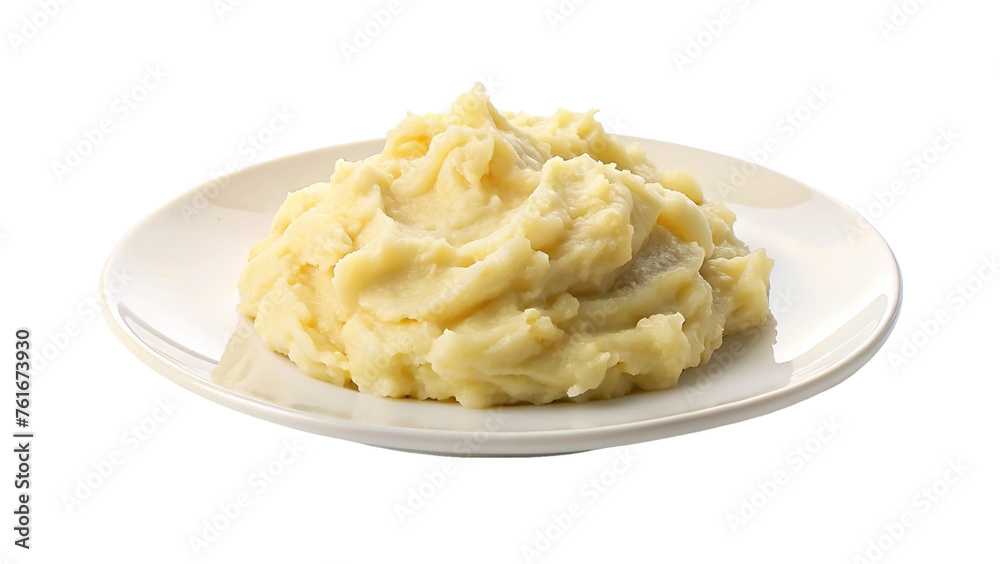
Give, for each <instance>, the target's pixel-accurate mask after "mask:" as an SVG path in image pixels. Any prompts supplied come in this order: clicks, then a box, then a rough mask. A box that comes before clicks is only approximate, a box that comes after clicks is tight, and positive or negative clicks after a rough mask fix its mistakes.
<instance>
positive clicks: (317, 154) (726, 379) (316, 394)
mask: <svg viewBox="0 0 1000 564" xmlns="http://www.w3.org/2000/svg"><path fill="white" fill-rule="evenodd" d="M626 140H630V141H638V142H640V143H641V144H642V145H643V146H644V147H645V148H646V150H647V152H648V153H649V155H650V157H651V158H652V159H653V161H654V162H656V163H657V164H659V165H660V166H661V167H664V168H673V167H677V166H682V167H684V168H686V169H688V170H689V171H690V172H691V173H693V174H694V175H695V177H696V178H698V180H699V181H700V182H701V183H702V186H703V187H704V188H705V191H706V193H707V195H708V196H710V197H713V198H721V199H723V200H725V201H726V202H727V204H728V205H729V206H730V207H731V208H732V209H733V211H734V212H735V213H736V215H737V218H738V219H737V222H736V233H737V235H738V236H740V237H741V238H742V239H743V240H745V241H746V242H747V243H748V244H750V246H751V247H753V248H756V247H764V248H765V249H767V253H768V255H770V256H771V257H772V258H773V259H774V263H775V266H774V272H773V274H772V278H771V305H772V310H773V314H774V321H773V322H770V323H769V324H767V325H766V326H764V327H762V328H760V329H758V330H751V331H749V332H747V333H745V334H742V335H736V336H732V337H727V338H726V339H725V342H724V343H723V346H722V348H721V349H719V351H717V352H716V353H715V355H714V356H713V359H712V362H711V363H709V364H708V365H706V366H704V367H700V368H695V369H691V370H688V371H687V372H686V373H685V374H684V375H682V377H681V380H680V384H679V385H678V386H677V387H676V388H673V389H670V390H663V391H658V392H642V393H637V394H633V395H630V396H627V397H624V398H619V399H614V400H604V401H598V402H591V403H586V404H573V403H557V404H552V405H546V406H512V407H504V408H501V409H493V410H474V409H468V408H464V407H462V406H460V405H458V404H457V403H445V402H433V401H418V400H409V399H385V398H377V397H372V396H368V395H364V394H360V393H358V392H356V391H353V390H349V389H343V388H339V387H337V386H334V385H332V384H327V383H323V382H320V381H317V380H313V379H311V378H308V377H307V376H305V375H303V374H302V373H301V372H300V371H299V370H298V368H296V367H295V365H294V364H292V363H291V362H290V361H289V360H288V359H287V358H285V357H283V356H280V355H277V354H275V353H272V352H269V351H267V350H265V349H264V347H263V345H262V344H261V343H260V341H259V340H258V339H257V338H256V336H255V335H254V334H253V332H252V330H250V327H249V326H248V325H246V322H245V321H244V320H240V319H239V317H238V316H237V314H236V313H235V305H236V302H237V300H238V294H237V290H236V282H237V279H238V277H239V273H240V271H241V269H242V267H243V265H244V263H245V262H246V258H247V253H248V252H249V250H250V247H251V246H252V245H253V244H254V243H255V242H256V241H258V240H259V239H261V238H262V237H264V235H265V234H266V233H267V231H268V227H269V225H270V223H271V219H272V217H273V214H274V212H275V211H276V210H277V208H278V206H279V205H280V204H281V202H282V201H283V200H284V198H285V195H286V193H287V192H288V191H290V190H296V189H298V188H301V187H303V186H306V185H308V184H311V183H313V182H320V181H327V180H329V176H330V174H331V172H332V171H333V165H334V162H335V161H336V160H337V158H340V157H343V158H346V159H348V160H357V159H361V158H364V157H367V156H368V155H371V154H373V153H375V152H378V151H379V150H380V149H381V147H382V144H383V141H382V140H373V141H365V142H361V143H353V144H350V145H343V146H338V147H329V148H326V149H318V150H315V151H309V152H306V153H300V154H297V155H291V156H288V157H283V158H280V159H277V160H274V161H270V162H266V163H262V164H259V165H256V166H252V167H249V168H246V169H243V170H240V171H238V172H236V173H234V174H233V175H232V176H231V177H230V178H229V179H228V182H227V181H226V180H225V179H223V180H222V181H221V182H215V183H212V182H210V183H207V184H205V185H202V186H200V187H198V188H197V189H195V190H193V191H191V192H189V193H187V194H185V195H183V196H181V197H180V198H178V199H176V200H174V201H173V202H170V203H169V204H167V205H165V206H163V207H162V208H160V209H159V210H157V211H156V212H154V213H153V214H152V215H150V216H149V217H147V218H146V219H144V220H142V221H141V222H140V223H139V224H138V225H136V226H135V227H134V228H133V229H132V230H131V231H129V233H128V234H127V235H126V236H125V237H124V238H123V239H122V241H121V242H120V243H119V244H118V246H117V247H116V248H115V249H114V251H113V252H112V253H111V256H110V257H109V258H108V261H107V264H106V265H105V270H104V273H103V275H102V278H101V283H102V293H103V294H104V296H105V298H106V308H105V317H106V319H107V321H108V324H109V325H110V326H111V328H112V330H113V331H114V333H115V334H116V335H117V336H118V338H119V339H121V341H122V342H123V343H124V344H125V345H126V347H128V349H129V350H130V351H132V352H133V353H134V354H135V355H136V356H138V357H139V358H140V359H142V360H143V361H144V362H145V363H146V364H148V365H149V366H150V367H152V368H153V369H155V370H156V371H158V372H160V373H161V374H163V375H164V376H166V377H167V378H169V379H171V380H172V381H174V382H176V383H177V384H180V385H181V386H183V387H185V388H187V389H189V390H191V391H194V392H196V393H198V394H201V395H203V396H205V397H207V398H209V399H211V400H213V401H216V402H218V403H220V404H222V405H225V406H228V407H231V408H234V409H237V410H240V411H242V412H245V413H249V414H251V415H254V416H257V417H261V418H263V419H267V420H270V421H273V422H276V423H280V424H282V425H287V426H289V427H295V428H297V429H302V430H305V431H310V432H313V433H319V434H323V435H329V436H332V437H338V438H341V439H347V440H352V441H357V442H361V443H366V444H370V445H376V446H381V447H388V448H393V449H400V450H409V451H418V452H428V453H439V454H457V455H493V456H518V455H541V454H557V453H566V452H575V451H582V450H588V449H595V448H601V447H608V446H615V445H623V444H629V443H635V442H641V441H649V440H652V439H660V438H664V437H670V436H673V435H679V434H682V433H690V432H693V431H699V430H702V429H707V428H710V427H716V426H719V425H726V424H729V423H733V422H736V421H741V420H744V419H749V418H751V417H756V416H758V415H762V414H764V413H768V412H771V411H774V410H776V409H780V408H783V407H786V406H789V405H791V404H793V403H796V402H799V401H801V400H803V399H805V398H808V397H810V396H812V395H814V394H817V393H819V392H821V391H823V390H826V389H827V388H830V387H831V386H834V385H836V384H838V383H839V382H841V381H843V380H844V379H845V378H847V377H848V376H850V375H851V374H853V373H854V372H855V371H857V370H858V369H859V368H860V367H861V366H862V365H863V364H864V363H865V362H867V361H868V360H869V359H870V358H871V357H872V355H874V354H875V352H876V351H877V350H878V348H879V347H880V346H881V345H882V343H883V342H885V339H886V338H887V337H888V334H889V331H890V330H891V329H892V326H893V324H894V323H895V320H896V316H897V314H898V311H899V305H900V299H901V292H900V277H899V269H898V267H897V265H896V261H895V259H894V257H893V255H892V252H891V251H890V250H889V247H888V246H887V245H886V243H885V241H883V240H882V238H881V237H880V236H879V234H878V233H877V232H876V231H875V229H874V228H872V227H871V226H870V225H869V224H868V223H866V222H865V221H864V220H862V219H860V218H859V217H858V215H857V214H855V213H854V212H853V211H851V210H850V209H849V208H847V207H846V206H844V205H842V204H840V203H839V202H837V201H835V200H833V199H832V198H830V197H828V196H825V195H823V194H822V193H819V192H817V191H815V190H812V189H810V188H808V187H806V186H803V185H802V184H800V183H798V182H796V181H794V180H791V179H789V178H787V177H785V176H782V175H780V174H777V173H775V172H772V171H770V170H767V169H757V170H756V171H754V170H753V169H755V168H756V167H754V166H753V165H750V164H749V163H746V162H744V161H741V160H738V159H734V158H731V157H726V156H723V155H718V154H715V153H711V152H708V151H702V150H699V149H693V148H690V147H683V146H679V145H674V144H670V143H663V142H659V141H650V140H646V139H628V138H626ZM741 167H742V168H743V169H744V172H746V171H750V172H751V174H750V175H749V176H748V178H747V179H746V181H745V184H744V185H743V186H741V187H739V188H738V189H736V190H735V191H732V190H722V192H727V193H726V194H722V193H720V190H719V189H717V186H719V185H718V183H719V182H730V181H731V179H732V178H733V174H734V173H736V172H738V171H739V170H740V168H741ZM736 180H737V181H739V177H736ZM123 272H124V273H126V274H127V275H128V276H129V277H130V278H131V280H130V281H129V282H128V283H127V284H126V285H124V287H122V285H121V283H120V282H118V281H116V275H117V274H120V273H123ZM241 324H242V325H241Z"/></svg>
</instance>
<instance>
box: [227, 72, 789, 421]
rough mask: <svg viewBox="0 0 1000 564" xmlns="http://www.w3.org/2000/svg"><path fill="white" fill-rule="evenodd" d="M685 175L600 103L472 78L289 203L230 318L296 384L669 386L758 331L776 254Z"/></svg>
mask: <svg viewBox="0 0 1000 564" xmlns="http://www.w3.org/2000/svg"><path fill="white" fill-rule="evenodd" d="M734 221H735V217H734V216H733V214H732V213H731V212H730V211H729V210H728V209H726V208H725V207H724V206H722V205H721V204H719V203H716V202H706V201H704V198H703V195H702V192H701V189H700V188H699V186H698V184H697V182H696V181H695V180H694V178H692V177H691V176H690V175H689V174H687V173H686V172H684V171H674V172H670V173H666V172H662V171H660V170H659V169H657V168H656V166H654V165H653V164H652V163H651V162H649V161H648V160H647V159H646V156H645V154H644V153H643V151H642V149H641V148H640V147H638V146H637V145H625V144H623V143H621V142H619V141H618V140H616V139H615V138H614V137H612V136H609V135H608V134H606V133H605V131H604V129H603V128H602V127H601V125H600V124H599V123H597V122H596V121H595V120H594V112H588V113H582V114H578V113H572V112H569V111H566V110H559V111H558V112H556V114H555V115H553V116H552V117H547V118H545V117H536V116H529V115H524V114H512V113H501V112H499V111H498V110H497V109H496V108H495V107H494V106H493V105H492V104H491V103H490V101H489V98H488V96H487V95H486V93H485V92H484V90H483V88H482V87H481V86H479V85H477V86H476V87H475V88H474V89H473V90H472V91H470V92H468V93H466V94H463V95H461V96H460V97H459V98H458V100H457V101H456V102H455V103H454V104H453V105H452V107H451V109H450V110H449V111H447V112H445V113H443V114H428V115H413V114H410V115H408V116H407V117H406V118H405V119H404V120H403V121H402V122H401V123H400V124H399V125H398V126H397V127H396V129H394V130H392V131H390V132H389V134H388V136H387V141H386V144H385V147H384V149H383V150H382V152H381V153H380V154H377V155H374V156H372V157H369V158H367V159H365V160H364V161H361V162H346V161H343V160H341V161H338V162H337V164H336V167H335V171H334V173H333V176H332V178H331V180H330V182H329V183H319V184H314V185H312V186H309V187H306V188H303V189H301V190H299V191H297V192H292V193H290V194H289V195H288V198H287V200H286V201H285V203H284V204H283V205H282V206H281V209H280V210H278V213H277V216H276V217H275V219H274V223H273V226H272V228H271V233H270V235H268V237H267V238H266V239H264V240H263V241H261V242H260V243H258V244H257V245H256V246H254V248H253V250H252V251H251V252H250V261H249V263H248V264H247V265H246V267H245V269H244V271H243V274H242V277H241V279H240V282H239V290H240V304H239V311H240V312H242V313H244V314H246V315H248V316H250V317H253V318H255V322H254V327H255V328H256V330H257V332H258V333H259V334H260V336H261V338H262V339H263V341H264V342H265V343H266V344H267V346H268V347H270V348H272V349H273V350H275V351H278V352H280V353H282V354H285V355H288V356H289V358H291V359H292V361H294V362H295V364H297V365H298V366H299V367H300V368H301V369H302V370H303V371H304V372H305V373H306V374H308V375H310V376H312V377H314V378H318V379H322V380H327V381H329V382H333V383H335V384H337V385H341V386H350V385H352V383H353V385H356V386H357V388H358V389H359V390H361V391H362V392H366V393H370V394H376V395H380V396H388V397H412V398H420V399H428V398H430V399H440V400H445V399H450V398H455V399H457V400H458V401H459V402H461V403H462V404H463V405H465V406H469V407H487V406H492V405H498V404H511V403H518V402H530V403H534V404H544V403H548V402H552V401H556V400H561V399H567V398H568V399H572V400H574V401H584V400H591V399H599V398H610V397H616V396H621V395H624V394H627V393H629V392H630V391H632V390H635V389H643V390H655V389H662V388H668V387H671V386H674V385H675V384H676V383H677V379H678V377H679V375H680V374H681V371H682V370H684V369H685V368H687V367H691V366H696V365H698V364H701V363H704V362H707V361H708V360H709V358H710V356H711V354H712V352H713V351H714V350H715V349H717V348H718V347H719V345H720V344H721V343H722V336H723V334H730V333H736V332H739V331H743V330H744V329H747V328H750V327H753V326H756V325H759V324H761V323H762V322H763V321H764V320H765V319H766V318H767V316H768V315H769V311H768V305H767V298H768V286H769V281H768V279H769V276H770V272H771V266H772V262H771V260H770V259H769V258H768V257H767V256H766V255H765V254H764V251H763V250H757V251H754V252H750V251H749V249H748V248H747V246H746V245H745V244H743V243H742V242H741V241H740V240H739V239H737V238H736V236H735V235H734V233H733V229H732V226H733V222H734Z"/></svg>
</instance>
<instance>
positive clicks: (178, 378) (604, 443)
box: [99, 135, 903, 457]
mask: <svg viewBox="0 0 1000 564" xmlns="http://www.w3.org/2000/svg"><path fill="white" fill-rule="evenodd" d="M617 137H618V138H619V139H621V140H624V141H626V142H637V143H640V144H641V143H642V142H647V141H648V142H653V143H657V144H663V145H669V146H672V147H675V148H681V149H685V150H695V151H698V152H702V153H706V154H709V155H712V156H718V157H723V158H726V159H734V160H736V161H740V162H749V161H745V160H744V159H740V158H739V157H734V156H730V155H725V154H723V153H718V152H715V151H710V150H707V149H701V148H698V147H692V146H688V145H680V144H677V143H672V142H669V141H660V140H656V139H649V138H642V137H633V136H624V135H621V136H617ZM378 142H384V138H381V139H380V138H373V139H365V140H361V141H355V142H351V143H342V144H338V145H331V146H327V147H320V148H316V149H310V150H307V151H301V152H297V153H292V154H288V155H283V156H280V157H276V158H274V159H269V160H267V161H263V162H260V163H255V164H252V165H250V166H247V167H244V168H241V169H239V170H237V171H234V173H233V174H237V173H245V172H250V171H252V170H254V169H256V168H260V167H265V166H269V165H273V164H274V163H277V162H279V161H282V160H287V159H292V158H300V157H303V156H306V155H309V154H314V153H326V152H331V151H336V150H343V149H345V148H347V147H352V146H358V145H365V144H374V143H378ZM758 166H759V165H758ZM760 168H761V169H764V170H767V171H768V172H770V173H772V174H776V175H778V176H781V177H783V178H785V179H787V180H790V181H792V182H795V183H797V184H799V185H800V186H802V187H804V188H806V189H808V190H809V191H810V192H811V193H813V194H816V195H819V196H821V197H823V198H826V199H827V200H830V201H831V202H833V203H835V204H837V205H839V206H840V207H841V208H843V209H844V210H846V211H847V212H848V213H850V214H851V215H853V216H855V218H856V219H861V220H862V221H864V222H865V224H867V226H868V228H869V229H871V230H872V232H873V233H874V235H875V236H876V237H877V240H878V242H879V243H880V244H881V246H882V247H883V248H884V250H885V251H887V253H888V256H889V258H890V259H891V260H892V271H893V273H894V276H893V277H892V281H891V282H892V283H891V285H890V288H889V289H888V290H889V292H888V293H887V294H886V297H887V298H888V300H887V301H888V304H887V306H886V310H885V312H884V313H883V314H882V315H881V317H880V319H879V322H878V324H877V325H876V327H875V328H874V329H873V331H872V332H871V334H869V335H868V336H867V337H866V338H865V339H864V340H863V341H862V342H861V343H859V344H858V345H857V346H856V347H854V348H853V349H852V350H851V351H850V352H849V353H847V354H846V355H845V356H844V357H843V358H841V359H839V360H837V361H836V362H834V363H833V364H831V365H830V366H828V367H826V368H824V369H823V370H822V371H821V372H820V373H819V374H817V375H815V376H812V377H809V378H807V379H804V380H802V381H799V382H794V383H790V384H788V385H786V386H782V387H780V388H778V389H775V390H770V391H767V392H764V393H762V394H758V395H754V396H751V397H748V398H743V399H739V400H736V401H732V402H727V403H723V404H720V405H715V406H710V407H704V408H700V409H696V410H694V411H686V412H683V413H676V414H669V415H664V416H662V417H655V418H648V419H642V420H639V421H628V422H619V423H614V424H608V425H602V426H599V427H592V428H584V429H555V430H542V431H503V430H502V429H500V430H497V431H489V432H488V436H487V439H486V440H485V441H484V442H482V443H480V444H478V445H477V446H478V449H477V450H475V451H473V452H471V453H468V452H459V451H457V450H456V449H455V446H456V445H459V444H462V442H463V439H467V438H468V437H469V436H470V435H473V434H474V433H473V432H469V431H458V430H449V429H428V428H412V427H401V426H389V425H382V424H378V423H371V422H367V421H353V420H347V419H342V418H339V417H333V416H329V415H323V414H319V413H313V412H307V411H301V410H296V409H293V408H291V407H286V406H282V405H278V404H274V403H270V402H267V401H264V400H261V399H258V398H254V397H250V396H246V395H243V394H240V393H238V392H236V391H234V390H230V389H228V388H225V387H223V386H221V385H219V384H216V383H215V382H212V381H211V380H208V379H205V378H203V377H201V376H199V375H197V374H194V373H191V372H188V371H186V370H184V369H182V368H180V367H178V366H176V365H174V364H173V363H171V362H170V361H169V360H168V359H165V358H163V357H161V356H160V355H158V354H156V353H155V352H154V351H153V350H152V349H151V348H150V347H148V346H147V345H146V344H145V343H144V342H142V341H141V340H139V339H137V338H135V337H134V335H132V334H131V333H129V332H128V331H127V329H126V328H125V323H124V320H123V319H122V318H121V317H120V315H118V313H117V311H114V310H112V307H111V305H112V302H114V300H109V299H107V298H106V296H108V291H107V282H108V278H107V276H108V274H109V267H110V265H111V263H112V262H113V260H114V259H115V258H116V257H117V256H118V255H119V254H120V252H121V250H122V247H123V246H124V245H125V244H126V242H127V241H128V240H129V237H130V236H131V235H132V234H133V233H134V232H135V231H137V230H139V229H141V228H142V227H143V226H144V225H146V224H148V223H149V222H151V221H152V220H153V219H154V218H156V217H158V216H160V215H161V214H162V213H164V212H166V211H167V210H168V208H172V207H176V205H177V204H178V203H182V202H183V201H185V199H190V197H192V196H193V195H195V194H196V193H197V192H198V191H199V190H202V189H203V188H204V187H206V186H208V185H210V183H211V182H212V180H209V181H206V182H203V183H201V184H198V185H197V186H195V187H193V188H191V189H188V190H185V191H184V192H182V193H180V194H179V195H177V196H176V197H174V198H172V199H170V200H169V201H167V202H165V203H163V204H161V205H160V206H157V207H156V208H155V209H153V210H152V211H150V212H149V213H147V214H146V215H145V216H144V217H142V218H141V219H140V220H138V221H137V222H136V223H135V224H133V225H132V227H131V228H129V229H128V230H127V231H126V232H125V233H124V234H123V235H122V237H121V238H120V239H119V240H118V241H117V242H116V243H115V245H114V247H113V248H112V250H111V252H110V253H109V254H108V256H107V258H106V259H105V262H104V265H103V267H102V269H101V273H100V282H99V292H100V293H99V295H100V296H101V297H102V298H104V299H101V300H99V302H100V305H101V310H102V314H103V315H102V317H103V318H104V320H105V322H106V323H107V325H108V326H109V328H110V329H111V332H112V334H114V336H115V337H116V338H117V339H118V340H119V341H120V342H121V343H122V344H123V345H124V346H125V348H126V350H128V351H129V352H131V353H132V354H133V355H134V356H135V357H137V358H138V359H139V360H140V361H142V362H143V364H145V365H146V366H148V367H149V368H151V369H153V370H154V371H155V372H157V373H159V374H160V375H161V376H164V377H166V378H167V379H168V380H170V381H171V382H173V383H175V384H177V385H179V386H181V387H182V388H184V389H186V390H188V391H190V392H193V393H196V394H198V395H200V396H202V397H204V398H206V399H208V400H210V401H213V402H215V403H218V404H220V405H223V406H226V407H228V408H230V409H233V410H235V411H239V412H241V413H244V414H246V415H250V416H253V417H257V418H259V419H264V420H267V421H270V422H272V423H277V424H280V425H283V426H286V427H291V428H294V429H298V430H301V431H306V432H309V433H313V434H318V435H322V436H327V437H331V438H336V439H342V440H350V441H352V442H358V443H362V444H366V445H370V446H375V447H381V448H388V449H393V450H402V451H409V452H418V453H423V454H434V455H446V456H474V457H502V456H539V455H553V454H567V453H573V452H580V451H586V450H594V449H599V448H608V447H615V446H624V445H629V444H638V443H642V442H648V441H652V440H658V439H666V438H669V437H674V436H679V435H683V434H687V433H693V432H698V431H703V430H707V429H712V428H716V427H722V426H726V425H731V424H733V423H737V422H740V421H746V420H749V419H753V418H756V417H759V416H761V415H766V414H768V413H773V412H775V411H778V410H781V409H784V408H786V407H789V406H792V405H794V404H796V403H799V402H801V401H804V400H805V399H808V398H810V397H813V396H815V395H818V394H820V393H822V392H824V391H826V390H828V389H830V388H832V387H834V386H836V385H838V384H840V383H842V382H843V381H844V380H846V379H847V378H849V377H850V376H851V375H853V374H854V373H856V372H857V371H858V370H860V369H861V367H863V366H864V365H865V364H867V363H868V361H869V360H871V359H872V358H873V357H874V356H875V355H876V354H877V353H878V351H879V350H880V349H881V348H882V346H883V345H884V344H885V342H886V341H887V340H888V338H889V335H890V334H891V332H892V330H893V328H894V326H895V324H896V322H897V320H898V319H899V314H900V310H901V308H902V300H903V279H902V272H901V270H900V267H899V262H898V260H897V259H896V256H895V253H894V252H893V251H892V248H891V247H890V246H889V244H888V242H887V241H886V240H885V238H884V237H883V236H882V234H881V233H879V232H878V230H877V229H876V228H875V226H874V225H872V224H871V223H870V222H868V220H867V219H865V218H864V217H863V216H862V215H861V214H859V213H858V212H857V211H856V210H854V209H853V208H851V207H850V206H847V205H846V204H844V203H843V202H841V201H840V200H838V199H836V198H835V197H833V196H830V195H829V194H826V193H825V192H822V191H820V190H817V189H815V188H812V187H811V186H809V185H807V184H805V183H803V182H801V181H798V180H795V179H794V178H791V177H789V176H787V175H784V174H782V173H780V172H777V171H775V170H773V169H770V168H767V167H762V166H761V167H760ZM890 294H891V295H890ZM114 303H117V302H114ZM651 393H655V391H653V392H651ZM380 399H384V400H387V401H425V400H411V399H405V398H404V399H399V398H380ZM529 407H530V406H529ZM537 407H540V408H543V407H544V406H537ZM373 439H378V440H373ZM447 446H451V447H452V450H447V448H445V447H447Z"/></svg>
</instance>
